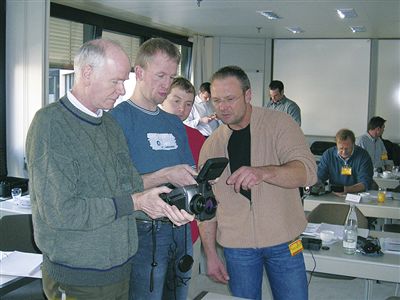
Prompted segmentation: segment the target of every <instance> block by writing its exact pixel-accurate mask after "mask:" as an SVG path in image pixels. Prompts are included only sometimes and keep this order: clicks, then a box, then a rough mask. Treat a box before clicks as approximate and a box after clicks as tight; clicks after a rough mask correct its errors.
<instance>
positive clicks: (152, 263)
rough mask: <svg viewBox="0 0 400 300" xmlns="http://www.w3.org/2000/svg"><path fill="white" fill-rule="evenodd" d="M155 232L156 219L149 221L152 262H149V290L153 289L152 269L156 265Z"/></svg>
mask: <svg viewBox="0 0 400 300" xmlns="http://www.w3.org/2000/svg"><path fill="white" fill-rule="evenodd" d="M156 233H157V226H156V220H152V221H151V238H152V244H153V249H152V262H151V272H150V292H152V291H153V290H154V269H155V267H157V262H156V246H157V245H156V240H157V239H156Z"/></svg>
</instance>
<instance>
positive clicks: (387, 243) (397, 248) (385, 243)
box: [379, 238, 400, 254]
mask: <svg viewBox="0 0 400 300" xmlns="http://www.w3.org/2000/svg"><path fill="white" fill-rule="evenodd" d="M379 242H380V243H381V248H382V251H383V253H393V254H400V238H381V239H379Z"/></svg>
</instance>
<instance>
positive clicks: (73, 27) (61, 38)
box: [49, 17, 83, 69]
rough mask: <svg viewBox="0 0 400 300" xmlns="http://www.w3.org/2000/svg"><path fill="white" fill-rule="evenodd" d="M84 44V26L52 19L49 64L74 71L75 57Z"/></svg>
mask: <svg viewBox="0 0 400 300" xmlns="http://www.w3.org/2000/svg"><path fill="white" fill-rule="evenodd" d="M82 43H83V24H81V23H76V22H72V21H67V20H63V19H58V18H53V17H50V25H49V64H50V67H51V68H60V69H73V64H74V55H75V53H76V52H77V51H78V49H79V47H80V46H81V45H82Z"/></svg>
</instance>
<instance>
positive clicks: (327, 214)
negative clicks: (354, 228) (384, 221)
mask: <svg viewBox="0 0 400 300" xmlns="http://www.w3.org/2000/svg"><path fill="white" fill-rule="evenodd" d="M349 210H350V205H346V204H333V203H332V204H331V203H321V204H319V205H318V206H317V207H316V208H314V209H313V210H312V211H311V212H310V214H309V215H308V217H307V219H308V222H310V223H328V224H334V225H344V223H345V222H346V218H347V214H348V213H349ZM356 215H357V223H358V228H365V229H368V219H367V218H366V217H365V216H364V215H363V213H362V212H361V211H360V210H359V209H358V208H357V207H356Z"/></svg>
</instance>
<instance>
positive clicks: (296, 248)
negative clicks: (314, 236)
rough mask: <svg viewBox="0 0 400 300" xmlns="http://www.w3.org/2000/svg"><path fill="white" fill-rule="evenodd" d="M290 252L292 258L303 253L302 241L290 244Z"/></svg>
mask: <svg viewBox="0 0 400 300" xmlns="http://www.w3.org/2000/svg"><path fill="white" fill-rule="evenodd" d="M289 250H290V254H292V256H295V255H296V254H297V253H300V252H301V251H303V244H302V243H301V240H300V239H298V240H295V241H294V242H291V243H290V244H289Z"/></svg>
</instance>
